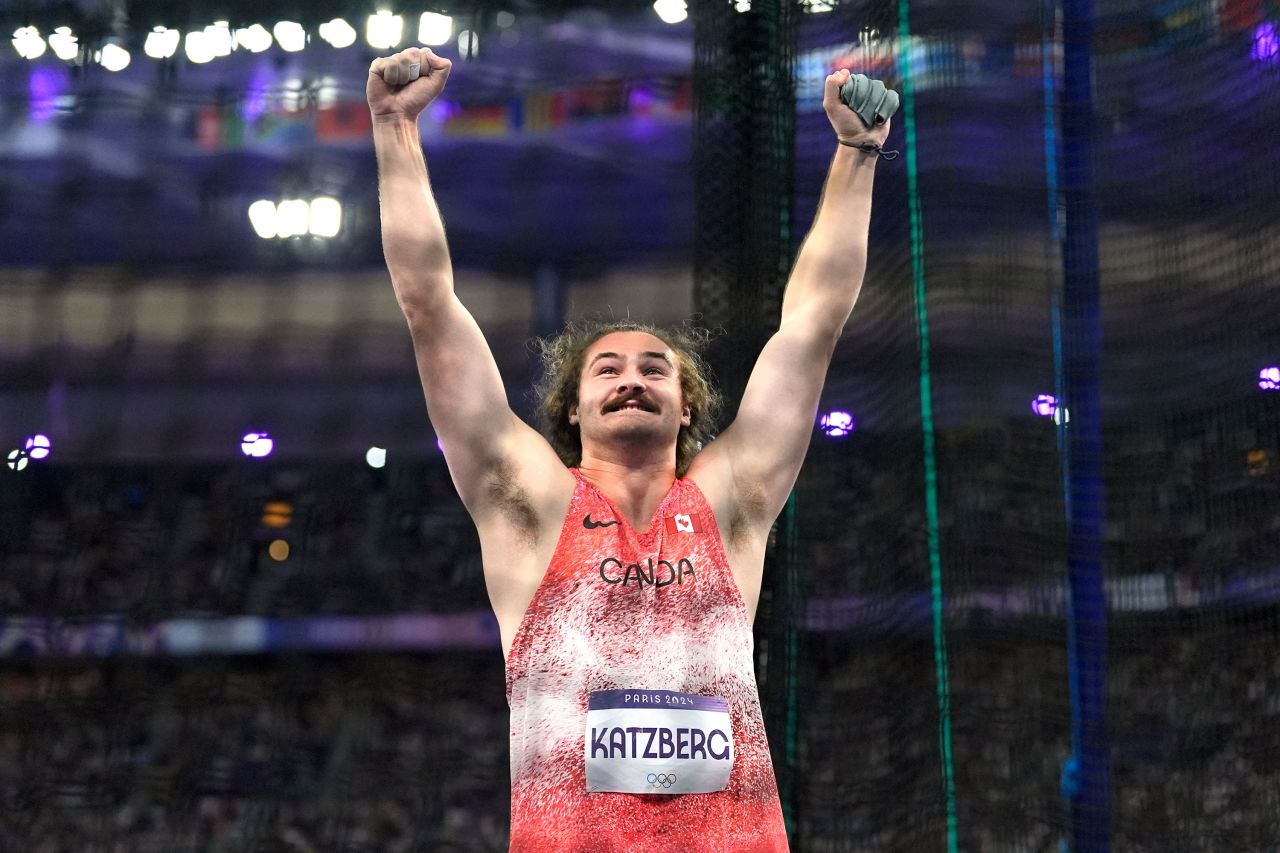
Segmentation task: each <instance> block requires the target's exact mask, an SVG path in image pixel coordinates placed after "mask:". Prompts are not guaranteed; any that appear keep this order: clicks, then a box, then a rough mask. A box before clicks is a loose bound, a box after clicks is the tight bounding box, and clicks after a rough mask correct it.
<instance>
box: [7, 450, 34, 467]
mask: <svg viewBox="0 0 1280 853" xmlns="http://www.w3.org/2000/svg"><path fill="white" fill-rule="evenodd" d="M8 463H9V470H10V471H25V470H26V468H27V465H28V464H29V463H30V457H29V456H27V454H26V451H23V450H21V449H19V450H10V451H9V459H8Z"/></svg>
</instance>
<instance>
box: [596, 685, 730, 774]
mask: <svg viewBox="0 0 1280 853" xmlns="http://www.w3.org/2000/svg"><path fill="white" fill-rule="evenodd" d="M586 735H587V736H586V743H585V745H584V755H585V756H586V761H587V793H589V794H590V793H595V792H597V791H614V792H617V793H622V794H706V793H710V792H712V791H723V790H724V789H725V787H726V786H728V784H729V771H730V770H732V769H733V728H732V726H731V725H730V722H729V704H728V703H727V702H725V700H724V699H722V698H720V697H719V696H695V695H693V694H691V693H678V692H676V691H674V690H597V691H596V692H594V693H592V694H591V699H590V701H589V703H588V705H587V732H586Z"/></svg>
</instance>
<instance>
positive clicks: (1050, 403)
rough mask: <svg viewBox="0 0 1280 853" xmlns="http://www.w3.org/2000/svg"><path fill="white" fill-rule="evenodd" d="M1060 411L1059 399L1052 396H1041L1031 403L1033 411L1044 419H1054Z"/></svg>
mask: <svg viewBox="0 0 1280 853" xmlns="http://www.w3.org/2000/svg"><path fill="white" fill-rule="evenodd" d="M1057 410H1058V398H1057V397H1055V396H1053V395H1052V394H1040V395H1039V396H1037V397H1036V398H1035V399H1034V400H1032V401H1031V411H1033V412H1035V413H1036V414H1037V415H1039V416H1040V417H1042V418H1048V417H1052V416H1053V413H1054V412H1056V411H1057Z"/></svg>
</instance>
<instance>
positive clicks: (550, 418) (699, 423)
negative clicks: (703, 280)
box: [534, 320, 721, 477]
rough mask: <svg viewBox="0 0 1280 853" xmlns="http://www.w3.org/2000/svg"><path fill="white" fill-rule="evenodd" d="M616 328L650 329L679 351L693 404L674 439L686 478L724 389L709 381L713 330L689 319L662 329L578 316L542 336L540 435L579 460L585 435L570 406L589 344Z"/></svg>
mask: <svg viewBox="0 0 1280 853" xmlns="http://www.w3.org/2000/svg"><path fill="white" fill-rule="evenodd" d="M613 332H646V333H648V334H650V335H653V336H654V337H656V338H659V339H660V340H662V342H663V343H665V344H666V345H667V346H668V347H670V348H671V352H672V354H673V355H674V356H675V362H676V372H677V374H678V375H679V377H680V396H681V402H682V403H683V404H684V405H686V406H688V407H689V425H688V426H687V427H681V428H680V434H679V436H678V437H677V438H676V476H678V477H683V476H684V475H685V473H686V472H687V471H688V470H689V465H690V463H692V462H693V457H694V456H696V455H697V453H698V451H699V450H701V449H702V446H703V445H704V444H706V443H707V442H708V441H710V440H711V438H712V437H713V433H712V430H714V429H715V425H716V421H717V419H718V418H719V416H720V406H721V398H720V392H719V391H717V390H716V389H715V387H714V386H713V385H712V384H711V375H710V374H711V371H710V369H709V368H708V367H707V363H706V361H705V360H704V359H703V357H702V353H703V352H704V351H705V350H706V346H707V344H708V343H709V342H710V340H711V337H712V334H711V333H710V332H708V331H706V330H704V329H700V328H698V327H696V326H694V325H693V324H691V323H685V324H684V325H681V326H677V327H675V328H671V329H663V328H659V327H657V326H651V325H649V324H648V323H640V322H636V321H634V320H576V321H572V322H570V323H568V324H566V325H565V327H564V329H562V330H561V331H560V333H559V334H557V335H555V336H553V337H550V338H538V339H537V340H536V341H535V344H536V346H537V347H538V350H539V352H540V353H541V355H542V378H541V379H540V380H539V381H538V384H537V385H536V386H535V387H534V393H535V394H536V395H537V398H538V420H539V427H540V428H541V430H542V434H543V435H544V436H546V438H547V440H548V441H549V442H551V446H552V447H553V448H555V451H556V453H557V454H559V456H560V459H561V461H563V462H564V464H565V465H568V466H570V467H574V466H577V465H579V464H581V462H582V435H581V433H580V431H579V429H578V427H576V426H574V425H573V424H571V423H569V407H570V406H572V405H573V404H575V403H577V401H578V388H579V384H580V382H581V377H582V367H583V364H582V362H583V359H584V358H586V354H587V349H588V348H589V347H590V346H591V345H592V344H593V343H595V342H596V341H598V340H600V339H601V338H603V337H604V336H605V335H608V334H612V333H613Z"/></svg>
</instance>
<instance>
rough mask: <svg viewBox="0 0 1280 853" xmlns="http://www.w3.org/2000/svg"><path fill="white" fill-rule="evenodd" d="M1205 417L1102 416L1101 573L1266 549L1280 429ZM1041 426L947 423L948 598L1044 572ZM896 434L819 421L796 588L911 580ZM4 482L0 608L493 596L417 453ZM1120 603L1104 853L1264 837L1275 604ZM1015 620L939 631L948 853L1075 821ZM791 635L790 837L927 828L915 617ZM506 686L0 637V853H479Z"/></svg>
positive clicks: (161, 614) (470, 602)
mask: <svg viewBox="0 0 1280 853" xmlns="http://www.w3.org/2000/svg"><path fill="white" fill-rule="evenodd" d="M1204 423H1209V424H1210V426H1209V427H1208V428H1207V429H1201V430H1200V431H1198V432H1196V433H1195V434H1194V435H1187V436H1185V438H1184V439H1182V440H1174V439H1170V438H1168V436H1169V435H1170V434H1171V431H1164V432H1163V433H1161V437H1156V436H1154V435H1153V434H1152V433H1148V432H1146V431H1144V430H1141V429H1135V430H1132V431H1130V432H1128V433H1123V434H1121V433H1117V434H1114V435H1112V436H1111V437H1110V439H1109V440H1110V442H1111V446H1112V447H1113V448H1115V450H1116V452H1113V453H1112V454H1111V455H1110V456H1109V459H1110V460H1111V461H1110V462H1109V465H1110V467H1109V469H1108V504H1107V509H1108V528H1107V542H1108V549H1109V566H1108V571H1109V573H1111V574H1112V575H1114V576H1118V577H1123V576H1153V575H1154V576H1156V577H1160V578H1163V579H1164V581H1163V583H1164V584H1165V585H1166V586H1168V588H1169V589H1171V590H1173V591H1174V593H1175V594H1173V595H1172V596H1171V598H1170V599H1169V601H1175V602H1176V601H1184V600H1185V601H1192V600H1196V599H1195V596H1196V595H1202V594H1205V593H1211V592H1214V591H1220V590H1223V589H1227V588H1229V587H1230V586H1231V584H1233V583H1235V582H1237V581H1239V580H1240V579H1241V578H1247V577H1250V576H1255V577H1257V576H1264V575H1265V574H1266V572H1268V571H1271V570H1274V569H1275V568H1276V567H1277V566H1276V562H1275V559H1274V555H1275V553H1276V549H1275V541H1276V537H1277V534H1278V533H1280V500H1276V497H1277V495H1276V492H1277V490H1278V488H1280V471H1278V469H1277V466H1276V465H1275V440H1276V439H1275V433H1276V430H1275V429H1274V428H1273V425H1271V424H1270V422H1269V421H1268V420H1267V419H1266V417H1263V418H1261V419H1257V418H1255V419H1253V420H1252V421H1250V424H1251V425H1250V426H1248V428H1244V427H1238V428H1237V427H1235V426H1231V423H1229V422H1223V421H1220V420H1215V419H1214V418H1209V419H1207V420H1206V421H1204ZM1260 424H1261V426H1260ZM1043 427H1045V424H1043V423H1037V422H1032V423H1030V424H1024V423H1021V422H1019V423H1010V424H1006V425H1005V426H1004V427H1003V428H1001V429H999V430H982V431H966V430H952V431H946V432H943V433H942V434H941V435H940V440H939V460H940V467H941V468H942V470H943V476H942V478H941V482H942V489H943V494H942V499H941V504H942V506H943V507H944V509H943V515H942V519H941V521H942V543H943V548H944V559H945V560H946V567H947V584H948V586H947V590H948V594H950V595H955V596H960V595H962V594H964V593H965V592H972V591H974V590H979V589H986V588H990V587H992V585H996V586H1005V587H1009V586H1016V585H1018V584H1026V583H1048V584H1058V585H1060V584H1061V582H1062V577H1063V572H1064V567H1063V558H1062V554H1063V544H1062V537H1063V535H1064V533H1063V525H1062V522H1061V520H1060V519H1061V512H1062V509H1061V498H1060V495H1061V491H1060V484H1059V483H1058V481H1057V480H1056V479H1055V478H1056V476H1057V473H1056V466H1055V464H1054V461H1053V460H1054V459H1055V453H1056V448H1055V443H1054V432H1053V430H1052V428H1051V427H1050V428H1043ZM916 441H918V436H917V435H913V434H902V435H894V434H880V435H855V436H854V437H853V438H852V439H851V440H850V441H849V442H847V443H843V444H839V443H828V442H822V441H819V442H817V443H815V446H814V449H813V455H812V457H811V459H810V462H809V464H810V468H811V469H812V470H814V471H816V472H821V473H820V475H819V476H814V477H810V478H806V479H805V480H804V481H802V484H801V489H800V491H799V493H798V502H799V506H800V508H801V513H800V518H801V531H800V532H801V542H802V543H803V545H802V550H803V555H804V575H803V583H804V588H805V595H806V596H807V597H808V598H809V599H810V600H812V599H830V600H838V599H840V598H841V597H843V596H863V597H869V598H870V599H871V600H876V599H877V597H880V596H884V597H888V596H893V595H902V594H908V595H911V594H918V593H919V592H920V591H921V590H923V589H927V569H926V565H927V556H926V555H925V553H924V548H925V538H924V534H923V525H924V516H923V510H922V509H921V508H920V507H919V506H918V505H917V504H918V500H917V498H916V497H915V496H918V495H919V494H920V493H921V487H920V484H919V482H918V480H919V478H920V476H921V474H920V472H918V471H915V470H913V465H914V463H913V462H911V461H910V460H912V459H913V458H914V457H913V455H912V449H913V447H914V443H915V442H916ZM25 474H26V476H24V477H23V478H22V479H21V480H18V479H16V478H15V479H12V480H10V483H14V484H20V485H17V487H16V488H13V489H5V490H4V493H3V494H4V496H3V497H0V501H3V502H4V506H0V510H3V512H4V513H5V516H6V517H7V518H10V519H13V520H14V523H11V524H7V525H5V526H4V528H3V529H2V530H0V556H2V557H3V563H4V566H5V571H4V572H3V574H2V575H0V613H3V614H4V615H6V616H23V615H27V616H55V617H62V618H72V619H74V618H78V617H92V616H100V615H104V614H124V615H125V617H126V618H127V619H129V620H130V621H133V622H138V623H147V622H154V621H158V620H163V619H168V618H174V617H179V616H200V615H239V614H256V615H263V616H278V617H287V616H307V615H317V614H357V615H358V614H367V615H379V614H389V613H402V612H425V613H449V612H461V611H472V610H481V609H483V608H485V607H486V602H485V598H484V587H483V582H482V579H481V571H480V565H479V554H478V546H477V542H476V539H475V534H474V532H473V530H472V528H471V526H470V523H469V521H468V520H467V518H466V515H465V511H464V510H463V508H462V506H461V504H460V503H459V501H458V499H457V497H456V495H455V494H454V492H453V489H452V486H451V484H450V482H449V478H448V472H447V470H446V469H445V467H444V465H443V462H442V461H441V460H439V459H435V460H427V461H422V460H419V461H413V462H399V463H396V464H391V465H388V467H386V468H385V469H372V468H369V467H367V466H363V465H360V466H357V465H355V464H354V463H353V464H349V465H339V464H331V463H325V464H315V463H307V464H294V463H291V462H289V461H287V460H285V461H271V462H260V461H256V460H242V461H237V462H235V463H232V464H228V465H207V466H204V467H194V468H193V467H182V468H175V469H169V468H166V467H163V466H155V467H101V466H95V467H75V466H44V467H32V468H31V469H30V470H29V471H28V472H25ZM276 541H285V542H287V543H288V544H289V545H290V549H289V554H288V556H287V557H286V558H285V559H283V560H277V559H275V558H273V557H271V556H270V553H269V551H270V546H271V543H272V542H276ZM277 553H279V552H277ZM1180 595H1181V597H1179V596H1180ZM1198 600H1200V601H1202V602H1207V601H1214V600H1217V599H1213V598H1211V597H1209V598H1202V599H1198ZM1112 604H1113V616H1112V628H1111V637H1112V639H1111V644H1112V645H1111V649H1110V665H1109V679H1110V690H1109V694H1108V695H1109V701H1110V702H1111V704H1110V707H1109V709H1108V712H1109V720H1110V727H1111V732H1110V737H1111V742H1112V760H1113V780H1114V795H1115V796H1114V821H1115V832H1114V846H1115V849H1117V850H1134V851H1139V850H1168V849H1183V850H1226V849H1230V850H1254V849H1264V848H1265V847H1266V846H1267V845H1268V844H1269V843H1272V842H1274V840H1275V838H1277V837H1280V817H1278V816H1280V754H1277V753H1276V752H1275V751H1274V750H1271V749H1262V750H1258V749H1255V748H1254V745H1255V744H1258V743H1262V744H1266V743H1269V741H1270V739H1271V738H1270V735H1268V734H1266V732H1267V731H1269V730H1270V729H1273V728H1274V727H1275V726H1277V725H1280V630H1277V629H1278V628H1280V624H1278V622H1280V617H1278V615H1277V607H1276V603H1275V601H1274V600H1273V599H1268V598H1263V597H1259V598H1257V600H1251V599H1249V598H1247V597H1246V598H1236V599H1232V600H1230V601H1228V600H1225V599H1223V600H1222V601H1221V602H1220V603H1219V604H1203V603H1202V604H1201V605H1199V606H1197V607H1194V608H1190V609H1188V608H1183V609H1181V610H1179V609H1177V608H1172V609H1171V608H1169V607H1162V608H1161V609H1159V610H1153V609H1151V608H1144V607H1141V606H1135V607H1126V603H1125V602H1124V601H1123V600H1116V601H1113V602H1112ZM1206 608H1214V609H1210V610H1206ZM993 618H994V617H993ZM1017 626H1018V627H1017V628H1016V630H1009V629H1008V628H1007V627H1004V628H1001V629H1000V630H991V627H992V626H991V625H990V624H988V623H985V622H983V621H981V620H958V621H954V629H953V631H952V632H951V637H950V640H949V642H950V645H951V649H952V651H951V654H952V657H951V662H950V667H951V670H950V672H951V699H950V701H951V707H952V710H953V748H954V762H955V773H956V790H957V797H958V800H957V815H958V826H959V828H960V833H961V836H960V838H961V841H962V847H963V849H975V850H1028V851H1030V850H1036V851H1041V850H1042V851H1052V850H1057V849H1058V839H1059V837H1060V836H1062V835H1063V834H1064V833H1065V832H1066V831H1067V830H1066V827H1067V818H1066V808H1065V805H1064V803H1063V800H1062V793H1061V774H1062V764H1063V761H1064V760H1065V759H1066V757H1067V756H1068V755H1069V753H1070V738H1071V723H1070V720H1071V716H1070V705H1069V696H1068V694H1067V684H1068V683H1069V678H1068V666H1069V664H1068V661H1067V660H1066V651H1065V645H1064V643H1063V639H1062V635H1063V632H1064V630H1065V624H1064V622H1063V621H1062V620H1061V619H1060V618H1057V617H1054V616H1042V617H1039V618H1030V619H1028V618H1025V616H1024V617H1023V618H1022V619H1021V621H1019V622H1017ZM801 642H802V644H803V648H804V651H805V655H804V659H805V661H806V664H805V666H806V680H805V683H803V684H802V686H801V687H800V689H799V692H798V695H797V700H796V701H798V702H799V703H800V704H801V706H802V711H803V713H802V714H801V715H800V716H799V717H798V719H799V723H798V729H797V730H796V731H795V732H791V733H781V732H776V731H775V732H773V733H771V737H773V738H775V739H777V738H780V737H782V738H787V737H791V736H793V735H794V737H795V739H796V744H797V753H796V754H797V764H796V767H797V769H796V773H795V777H794V780H795V785H796V788H795V791H796V796H795V798H794V803H795V806H794V809H795V810H794V814H793V816H792V817H793V820H794V823H793V833H794V835H793V837H794V839H795V840H796V843H797V847H798V849H805V850H815V851H823V850H830V851H836V850H885V849H911V848H914V847H917V846H927V845H930V844H933V843H935V842H936V839H937V838H938V837H940V834H942V833H945V827H944V823H945V815H944V814H943V813H942V811H941V805H940V801H939V798H938V796H937V786H938V784H939V779H940V778H941V777H940V773H941V769H940V762H939V752H938V748H937V741H936V732H937V698H936V693H935V688H936V682H935V680H934V673H935V668H934V659H933V650H932V647H931V644H930V643H929V642H928V638H927V636H926V634H925V632H923V631H921V630H920V626H919V625H918V624H916V623H913V622H911V621H910V620H905V621H903V622H901V623H900V624H894V623H892V622H890V623H883V622H882V623H880V624H879V625H878V626H877V627H876V629H875V630H872V631H868V630H865V629H863V630H856V629H855V630H852V631H840V630H833V629H830V628H828V629H825V630H821V631H814V632H809V633H805V634H804V635H803V636H802V638H801ZM502 678H503V676H502V664H501V656H500V655H499V654H498V650H497V649H496V648H495V649H493V650H492V651H491V652H484V651H479V652H465V653H459V654H445V653H434V654H421V655H404V654H402V655H394V654H377V655H375V654H362V653H355V654H344V655H335V656H328V657H326V656H321V655H315V654H311V655H306V654H298V655H275V656H263V657H252V656H250V657H204V658H171V657H169V658H166V657H158V658H157V657H153V658H120V657H115V658H106V659H103V660H98V661H92V662H86V661H85V660H83V659H73V660H58V659H47V658H31V659H23V658H8V659H5V660H3V661H0V679H2V681H3V684H0V802H3V806H4V807H3V814H4V818H3V822H2V823H0V849H4V850H8V849H15V850H17V849H22V850H32V851H49V853H58V851H73V850H75V851H79V850H86V849H95V850H111V851H115V850H120V851H125V850H128V851H152V850H154V851H161V850H165V851H170V850H193V851H194V850H217V851H238V850H281V851H320V850H338V849H341V850H351V851H361V850H368V851H374V850H419V849H429V850H457V851H464V850H466V851H470V850H477V851H478V850H500V849H502V848H503V846H504V845H505V838H506V836H505V832H506V814H507V731H506V706H505V702H504V698H503V693H502V690H501V685H502ZM769 701H780V700H779V699H778V697H777V696H776V695H774V696H773V697H772V698H771V699H769ZM833 732H839V736H838V737H836V736H833V734H832V733H833ZM86 845H89V846H86Z"/></svg>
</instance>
